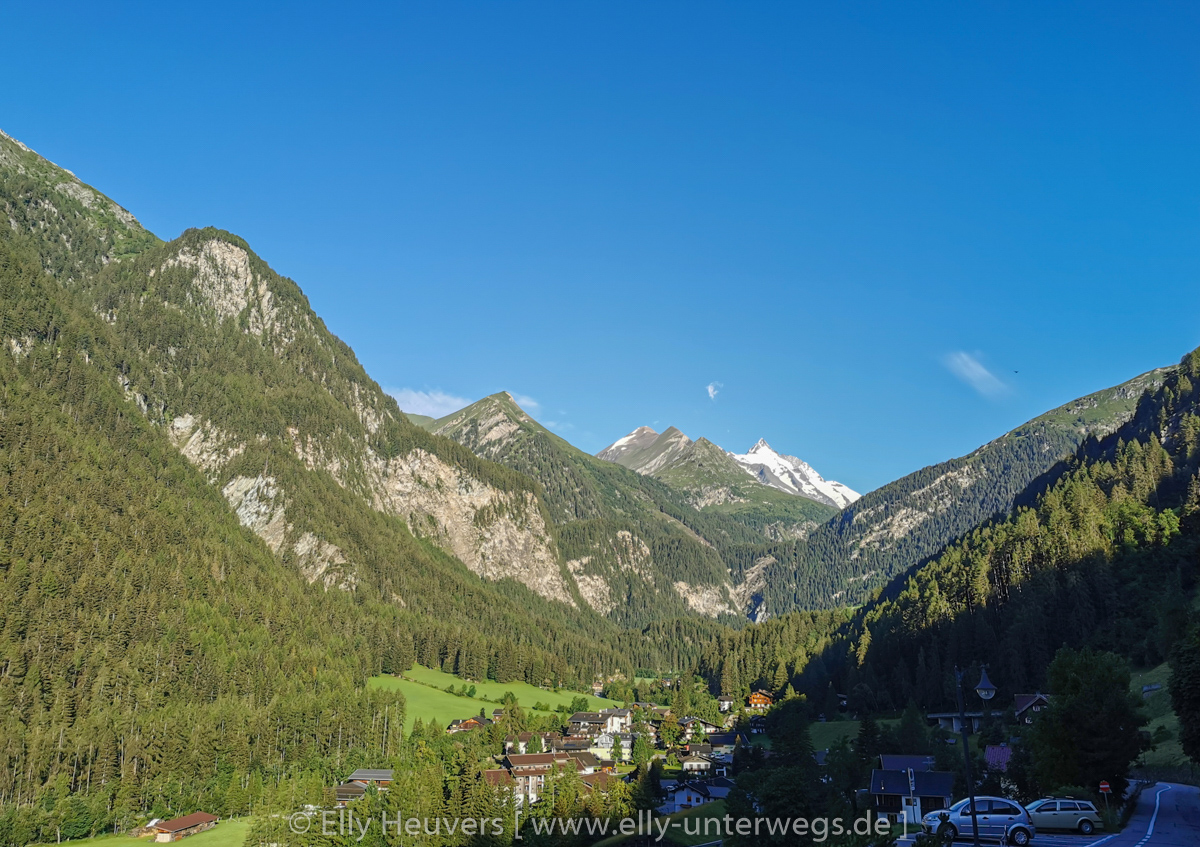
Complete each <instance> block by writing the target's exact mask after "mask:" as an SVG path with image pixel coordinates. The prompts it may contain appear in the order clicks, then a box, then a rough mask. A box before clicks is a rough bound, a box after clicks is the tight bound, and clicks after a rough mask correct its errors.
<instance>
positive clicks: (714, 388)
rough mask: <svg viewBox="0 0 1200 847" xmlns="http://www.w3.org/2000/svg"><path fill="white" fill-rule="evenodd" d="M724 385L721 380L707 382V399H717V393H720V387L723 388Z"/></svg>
mask: <svg viewBox="0 0 1200 847" xmlns="http://www.w3.org/2000/svg"><path fill="white" fill-rule="evenodd" d="M724 387H725V384H724V383H721V382H710V383H709V384H708V399H709V400H716V399H717V395H718V394H720V393H721V389H722V388H724Z"/></svg>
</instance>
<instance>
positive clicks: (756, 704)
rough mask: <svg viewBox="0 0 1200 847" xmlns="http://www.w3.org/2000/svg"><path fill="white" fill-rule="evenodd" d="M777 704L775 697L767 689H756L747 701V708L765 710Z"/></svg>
mask: <svg viewBox="0 0 1200 847" xmlns="http://www.w3.org/2000/svg"><path fill="white" fill-rule="evenodd" d="M773 705H775V698H774V697H772V696H771V695H770V694H768V693H767V692H765V691H761V690H760V691H755V692H754V693H753V694H751V695H750V697H749V699H748V700H747V701H746V708H747V709H750V710H751V711H755V712H765V711H766V710H767V709H769V708H771V707H772V706H773Z"/></svg>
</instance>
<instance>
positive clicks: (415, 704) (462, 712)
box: [368, 665, 621, 732]
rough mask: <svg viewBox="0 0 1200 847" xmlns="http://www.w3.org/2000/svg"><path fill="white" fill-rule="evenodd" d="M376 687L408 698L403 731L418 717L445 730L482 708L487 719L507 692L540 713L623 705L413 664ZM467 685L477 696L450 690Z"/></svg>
mask: <svg viewBox="0 0 1200 847" xmlns="http://www.w3.org/2000/svg"><path fill="white" fill-rule="evenodd" d="M368 684H369V685H370V686H372V687H375V688H382V689H386V690H389V691H399V692H400V693H402V694H403V695H404V699H405V718H404V730H405V732H408V731H409V730H411V729H412V727H413V724H414V723H415V722H416V720H417V718H420V719H421V720H422V721H424V722H425V723H430V722H432V723H435V724H438V725H440V726H441V727H442V728H445V727H446V725H447V724H449V723H450V721H452V720H455V719H456V718H469V717H472V716H475V715H478V714H479V710H480V709H483V710H484V712H485V714H486V716H487V717H489V718H490V717H491V716H492V710H493V709H499V708H501V705H500V700H501V698H503V697H504V695H505V694H507V693H510V692H511V693H512V694H513V695H514V696H515V697H516V698H517V702H518V703H519V704H520V706H521V708H522V709H525V710H526V711H529V712H534V711H536V712H538V713H539V714H549V711H553V710H554V709H557V708H558V707H559V706H570V705H571V701H572V700H574V699H575V698H576V697H586V698H587V701H588V708H589V709H593V710H599V709H607V708H616V707H619V706H620V705H621V704H620V703H617V702H615V701H613V700H606V699H604V698H603V697H593V696H592V695H590V694H584V693H582V692H579V691H564V690H562V689H560V690H558V691H548V690H546V689H544V688H538V687H536V686H533V685H530V684H529V683H526V682H493V681H491V680H487V681H484V682H466V681H464V680H462V679H459V678H458V677H456V676H453V675H451V674H448V673H442V672H441V671H439V670H433V669H431V668H426V667H422V666H421V665H414V666H413V668H412V669H411V670H409V671H405V672H404V675H403V676H391V675H387V674H385V675H382V676H377V677H373V678H372V679H371V680H370V682H369V683H368ZM463 685H466V686H467V688H468V689H469V688H470V687H471V686H472V685H473V686H475V696H474V697H465V696H459V695H457V694H451V693H450V692H448V691H446V690H445V689H446V688H447V687H450V686H453V687H454V688H455V689H461V688H462V686H463ZM538 703H541V704H543V705H546V706H549V707H550V710H549V711H546V710H535V709H534V705H535V704H538Z"/></svg>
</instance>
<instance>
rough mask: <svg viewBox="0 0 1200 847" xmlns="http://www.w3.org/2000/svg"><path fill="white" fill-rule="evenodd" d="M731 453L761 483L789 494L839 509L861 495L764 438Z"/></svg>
mask: <svg viewBox="0 0 1200 847" xmlns="http://www.w3.org/2000/svg"><path fill="white" fill-rule="evenodd" d="M729 456H730V457H731V458H732V459H733V460H734V461H735V462H737V463H738V464H739V465H741V466H742V469H743V470H745V471H746V473H748V474H750V475H751V476H753V477H755V478H757V479H758V481H759V482H761V483H763V484H764V485H769V486H771V487H772V488H777V489H779V490H780V491H786V492H787V493H788V494H798V495H800V496H801V497H807V498H809V499H810V500H816V501H818V502H820V503H828V504H829V505H830V506H835V507H837V508H839V509H844V508H845V507H846V506H849V505H850V504H851V503H853V502H854V501H855V500H857V499H858V498H859V494H858V492H856V491H854V490H853V489H851V488H850V487H849V486H846V485H843V484H842V483H840V482H837V481H835V480H826V479H825V478H824V477H822V476H821V475H820V474H819V473H817V472H816V471H815V470H814V469H813V467H812V465H810V464H808V462H805V461H803V460H802V459H797V458H796V457H795V456H786V455H784V454H782V453H776V452H775V451H774V450H773V449H771V445H770V444H768V443H767V441H766V439H765V438H760V439H759V440H758V442H757V443H756V444H755V445H754V446H753V447H751V448H750V449H749V450H748V451H747V452H745V453H741V454H738V453H730V454H729Z"/></svg>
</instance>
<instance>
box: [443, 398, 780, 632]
mask: <svg viewBox="0 0 1200 847" xmlns="http://www.w3.org/2000/svg"><path fill="white" fill-rule="evenodd" d="M429 427H430V428H431V430H432V431H433V432H435V433H438V434H440V435H445V436H448V437H450V438H453V439H454V440H455V441H457V442H459V443H460V444H462V445H464V446H465V447H468V448H470V449H471V450H473V451H475V452H476V453H477V454H478V455H480V456H483V457H486V458H488V459H492V460H494V461H497V462H501V463H503V464H505V465H507V466H508V467H510V468H513V469H514V470H516V471H519V472H521V473H522V474H525V475H527V476H529V477H531V478H532V479H535V480H537V481H538V483H540V485H541V490H542V492H543V496H544V497H545V500H546V505H547V511H548V515H549V517H550V521H551V523H552V524H553V526H554V533H555V537H556V539H557V544H558V546H559V549H560V550H561V551H562V554H563V556H564V558H565V559H566V560H567V567H568V569H569V571H570V573H571V574H572V576H573V577H574V579H575V581H576V583H577V584H578V586H579V590H580V593H581V594H582V595H583V597H584V599H585V600H586V602H587V603H588V604H589V605H590V606H591V607H592V608H594V609H595V610H596V611H598V612H600V613H602V614H609V615H612V616H613V617H614V618H615V619H617V620H620V621H622V622H624V623H628V624H636V625H645V624H646V623H648V622H650V621H652V620H662V619H664V618H669V617H671V616H673V615H677V614H685V613H687V612H688V611H689V610H690V611H691V612H693V613H699V614H703V615H707V616H718V615H722V614H732V615H740V614H741V611H742V607H743V606H744V600H743V599H742V598H740V596H739V595H738V592H737V586H735V585H734V584H732V583H731V581H730V577H729V572H728V569H727V567H726V563H725V556H724V550H726V549H727V548H729V547H732V546H743V547H749V546H753V545H755V544H757V543H759V542H761V541H762V540H763V539H762V536H761V535H759V534H758V533H756V532H754V531H752V530H751V529H749V528H747V527H746V526H743V525H742V524H740V523H738V522H736V521H733V520H730V519H728V518H724V517H721V516H719V515H711V516H710V515H704V514H701V513H700V512H698V511H696V510H695V509H694V508H692V506H691V505H690V504H689V503H688V502H687V500H686V499H685V498H684V496H682V495H681V494H680V493H678V492H676V491H674V490H672V489H671V488H669V487H668V486H666V485H663V484H662V483H659V482H657V481H656V480H653V479H649V478H647V477H644V476H640V475H639V474H636V473H634V472H632V471H630V470H626V469H625V468H622V467H619V466H617V465H614V464H612V463H609V462H604V461H601V460H599V459H596V458H594V457H592V456H589V455H587V454H586V453H584V452H582V451H580V450H578V449H577V448H575V447H573V446H571V445H570V444H568V443H567V442H566V441H564V440H563V439H561V438H559V437H558V436H557V435H555V434H554V433H552V432H550V431H549V430H547V429H546V428H545V427H543V426H542V425H541V424H539V423H538V422H537V421H535V420H534V419H533V418H531V417H530V416H529V415H528V414H527V413H526V412H525V411H524V410H523V409H521V407H520V406H518V405H517V403H516V402H515V401H514V400H513V398H512V397H511V396H510V395H509V394H507V393H500V394H494V395H492V396H490V397H485V398H484V399H482V400H480V401H479V402H477V403H474V404H472V405H471V406H468V407H467V408H466V409H462V410H460V411H458V412H455V413H453V414H451V415H447V416H446V417H444V418H441V419H440V420H437V421H435V422H434V423H432V424H429Z"/></svg>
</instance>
